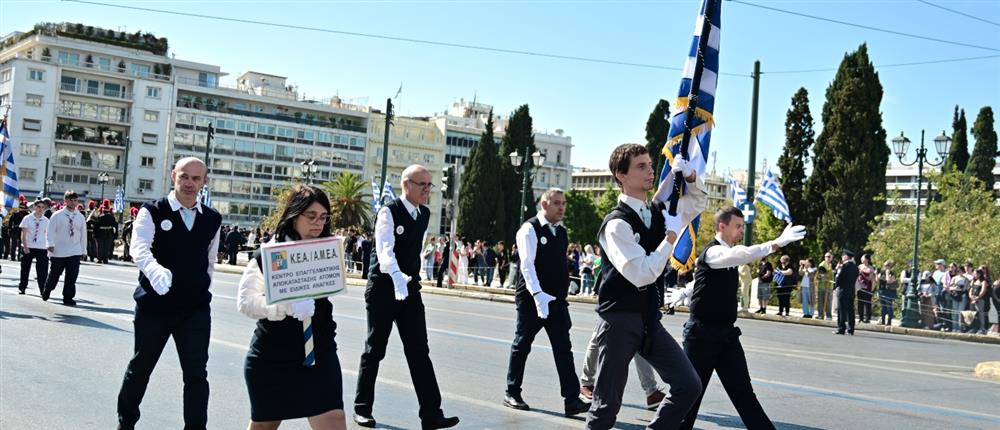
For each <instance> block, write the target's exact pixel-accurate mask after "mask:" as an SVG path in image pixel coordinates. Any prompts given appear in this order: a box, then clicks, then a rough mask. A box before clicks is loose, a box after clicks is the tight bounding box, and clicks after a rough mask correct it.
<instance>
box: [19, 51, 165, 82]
mask: <svg viewBox="0 0 1000 430" xmlns="http://www.w3.org/2000/svg"><path fill="white" fill-rule="evenodd" d="M18 55H20V54H18ZM38 58H39V60H41V61H43V62H46V63H53V62H54V63H56V64H58V65H60V66H63V67H69V68H73V69H77V70H83V71H87V72H98V73H100V74H107V75H112V76H117V77H121V76H124V77H127V78H129V79H135V78H140V79H151V80H155V81H162V82H170V75H168V74H159V73H136V72H133V71H132V70H129V69H128V68H125V67H118V66H120V65H121V64H117V65H115V64H112V65H102V64H95V63H88V62H86V61H84V60H78V61H74V60H73V59H69V58H58V57H53V56H51V55H48V56H46V55H41V56H39V57H38Z"/></svg>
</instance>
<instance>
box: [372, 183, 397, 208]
mask: <svg viewBox="0 0 1000 430" xmlns="http://www.w3.org/2000/svg"><path fill="white" fill-rule="evenodd" d="M393 200H396V193H395V192H393V191H392V184H390V183H389V181H388V180H387V181H385V182H384V183H382V193H381V195H380V194H379V189H378V182H376V181H375V178H372V212H375V213H378V211H379V209H382V205H383V204H384V203H385V202H391V201H393Z"/></svg>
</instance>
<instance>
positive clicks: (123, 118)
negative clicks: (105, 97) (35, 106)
mask: <svg viewBox="0 0 1000 430" xmlns="http://www.w3.org/2000/svg"><path fill="white" fill-rule="evenodd" d="M56 115H58V116H61V117H67V118H76V119H82V120H88V121H100V122H108V123H113V124H118V125H129V122H130V118H129V114H128V110H127V109H125V108H121V107H117V106H107V105H99V104H93V103H83V102H77V101H71V100H63V101H62V103H60V104H59V106H57V107H56Z"/></svg>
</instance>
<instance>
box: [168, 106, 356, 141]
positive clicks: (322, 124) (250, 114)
mask: <svg viewBox="0 0 1000 430" xmlns="http://www.w3.org/2000/svg"><path fill="white" fill-rule="evenodd" d="M177 107H184V108H191V109H197V110H202V111H208V112H221V113H228V114H231V115H237V116H244V117H250V118H262V119H269V120H273V121H281V122H287V123H292V124H302V125H308V126H313V127H325V128H332V129H338V130H346V131H353V132H356V133H367V132H368V128H366V127H362V126H358V125H350V124H341V123H338V122H330V121H320V120H316V119H307V118H296V117H294V116H291V115H284V114H269V113H263V112H251V111H248V110H241V109H233V108H230V107H227V105H225V104H214V103H196V102H195V101H194V100H187V99H181V100H178V101H177Z"/></svg>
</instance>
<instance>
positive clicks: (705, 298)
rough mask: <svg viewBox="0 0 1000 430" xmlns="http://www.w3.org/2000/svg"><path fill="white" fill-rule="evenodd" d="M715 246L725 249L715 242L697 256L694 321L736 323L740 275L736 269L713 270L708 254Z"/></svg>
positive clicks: (710, 323) (711, 323)
mask: <svg viewBox="0 0 1000 430" xmlns="http://www.w3.org/2000/svg"><path fill="white" fill-rule="evenodd" d="M713 246H723V245H721V244H720V243H719V240H718V239H712V241H711V242H709V243H708V245H705V249H703V250H702V251H701V255H699V256H698V263H697V264H695V269H694V292H693V293H691V306H690V309H691V319H693V320H697V321H700V322H702V323H705V324H708V325H716V326H722V325H729V326H731V325H732V324H733V323H735V322H736V303H737V295H738V293H739V290H740V273H739V270H738V268H737V267H727V268H723V269H713V268H711V267H709V265H708V263H707V262H706V261H705V255H706V253H707V252H708V250H709V249H711V248H712V247H713Z"/></svg>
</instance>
